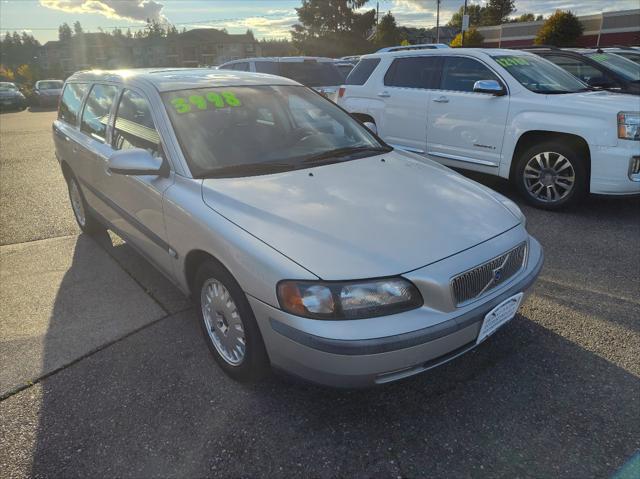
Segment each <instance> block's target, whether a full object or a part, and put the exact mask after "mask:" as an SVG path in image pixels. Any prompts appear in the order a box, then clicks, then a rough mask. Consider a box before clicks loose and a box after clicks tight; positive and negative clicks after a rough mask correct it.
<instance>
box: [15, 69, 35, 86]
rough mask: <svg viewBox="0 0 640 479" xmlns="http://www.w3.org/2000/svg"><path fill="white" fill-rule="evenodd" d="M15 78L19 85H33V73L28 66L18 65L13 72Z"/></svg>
mask: <svg viewBox="0 0 640 479" xmlns="http://www.w3.org/2000/svg"><path fill="white" fill-rule="evenodd" d="M15 76H16V78H17V79H18V80H19V81H20V82H21V83H27V84H29V85H32V84H33V71H32V70H31V67H30V66H29V65H26V64H23V65H20V66H19V67H18V68H17V69H16V71H15Z"/></svg>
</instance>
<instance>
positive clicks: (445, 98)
mask: <svg viewBox="0 0 640 479" xmlns="http://www.w3.org/2000/svg"><path fill="white" fill-rule="evenodd" d="M433 101H434V102H435V103H449V99H448V98H447V97H446V96H441V97H440V98H434V99H433Z"/></svg>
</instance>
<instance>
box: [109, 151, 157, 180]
mask: <svg viewBox="0 0 640 479" xmlns="http://www.w3.org/2000/svg"><path fill="white" fill-rule="evenodd" d="M163 163H164V162H163V160H162V158H158V157H155V156H153V155H152V154H151V153H149V152H148V151H147V150H143V149H142V148H133V149H130V150H120V151H116V152H115V153H113V154H112V155H111V156H110V157H109V171H110V172H111V173H114V174H116V175H134V176H143V175H160V174H162V172H163V168H162V166H163Z"/></svg>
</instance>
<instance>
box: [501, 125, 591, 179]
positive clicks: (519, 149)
mask: <svg viewBox="0 0 640 479" xmlns="http://www.w3.org/2000/svg"><path fill="white" fill-rule="evenodd" d="M550 141H562V142H566V143H565V144H566V145H567V146H569V147H570V148H573V149H575V150H577V151H579V152H580V153H582V155H584V161H585V166H586V167H587V175H588V176H587V184H588V183H589V179H590V178H591V150H590V148H589V144H588V143H587V141H586V140H585V139H584V138H582V137H581V136H579V135H574V134H572V133H561V132H557V131H547V130H531V131H527V132H525V133H523V134H522V135H520V138H518V142H517V143H516V147H515V149H514V150H513V157H512V159H511V165H510V169H509V179H510V180H513V179H514V174H515V171H516V169H517V164H518V161H519V159H520V155H522V153H523V152H524V151H526V150H527V149H528V148H530V147H531V146H533V145H535V144H536V143H546V142H550Z"/></svg>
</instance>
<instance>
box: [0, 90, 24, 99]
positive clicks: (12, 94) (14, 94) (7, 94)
mask: <svg viewBox="0 0 640 479" xmlns="http://www.w3.org/2000/svg"><path fill="white" fill-rule="evenodd" d="M21 96H22V94H21V93H20V92H19V91H0V98H20V97H21Z"/></svg>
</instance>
